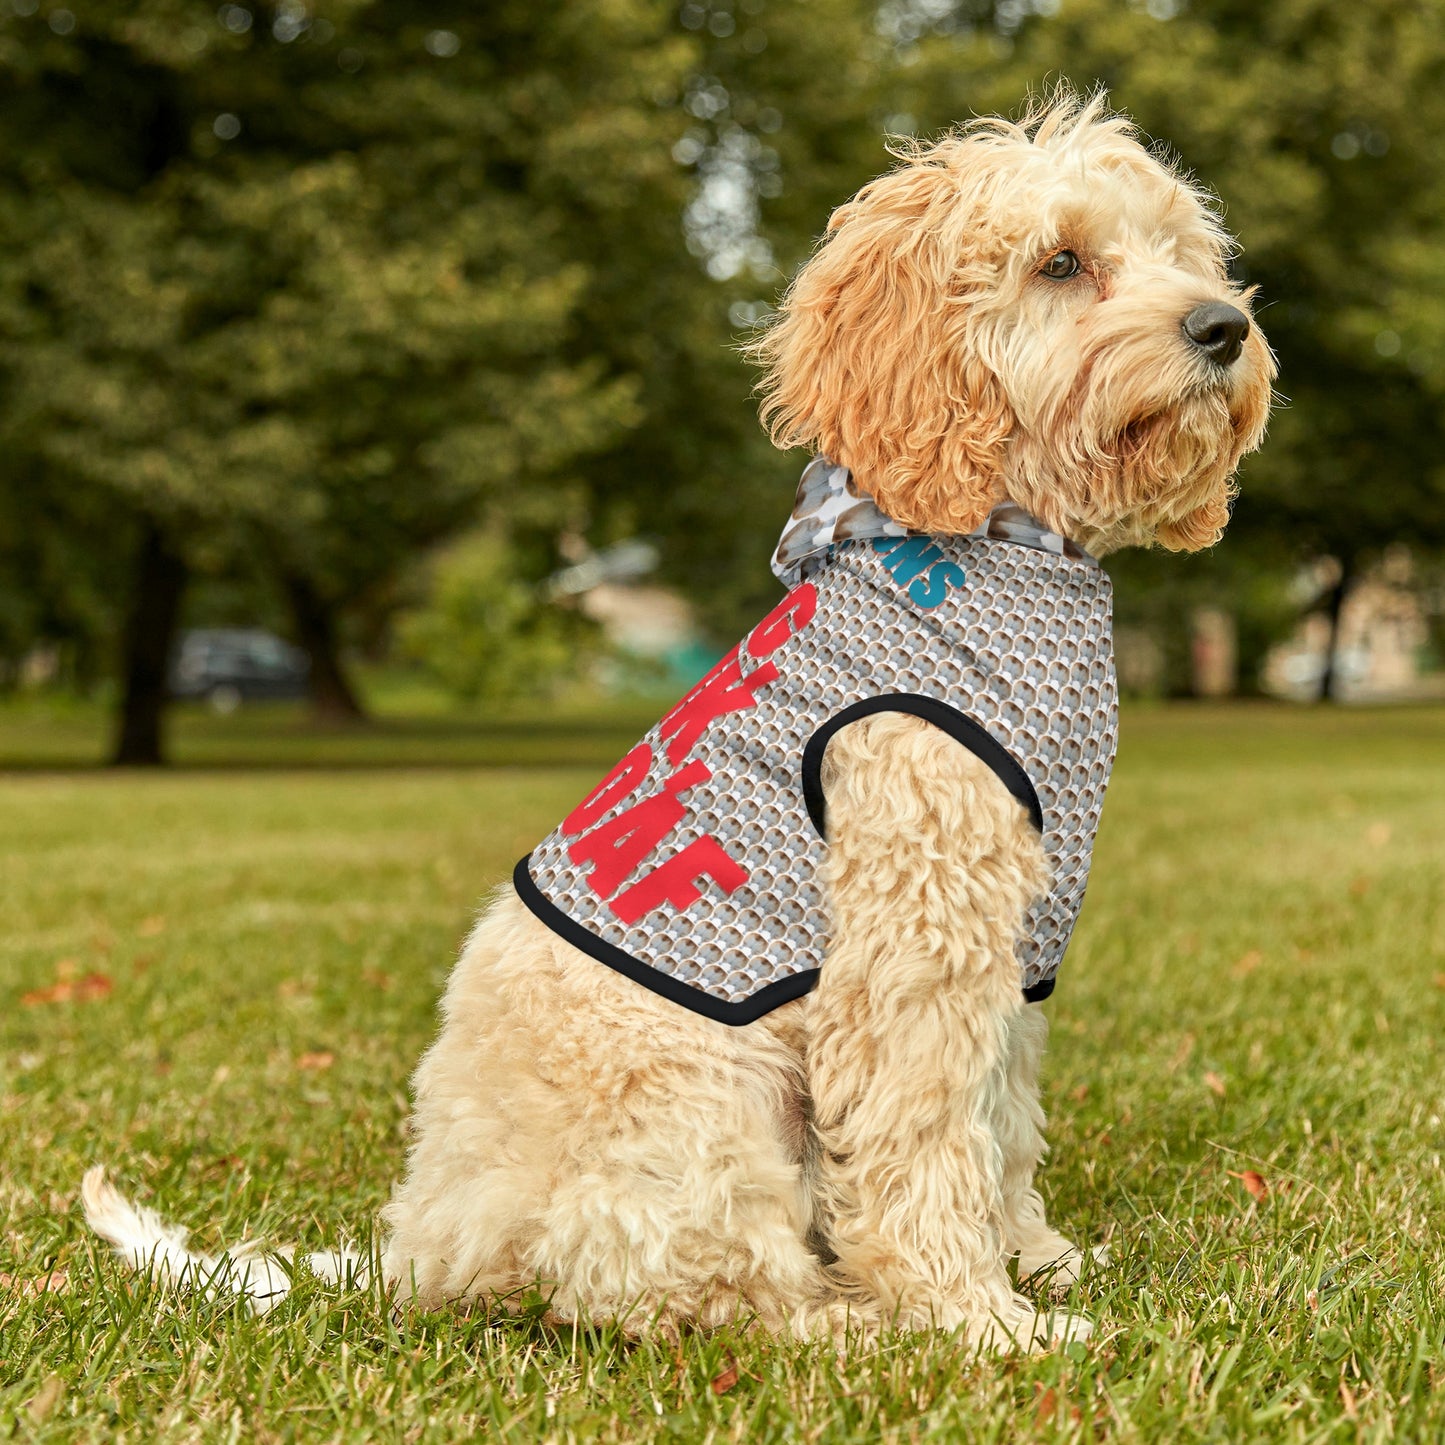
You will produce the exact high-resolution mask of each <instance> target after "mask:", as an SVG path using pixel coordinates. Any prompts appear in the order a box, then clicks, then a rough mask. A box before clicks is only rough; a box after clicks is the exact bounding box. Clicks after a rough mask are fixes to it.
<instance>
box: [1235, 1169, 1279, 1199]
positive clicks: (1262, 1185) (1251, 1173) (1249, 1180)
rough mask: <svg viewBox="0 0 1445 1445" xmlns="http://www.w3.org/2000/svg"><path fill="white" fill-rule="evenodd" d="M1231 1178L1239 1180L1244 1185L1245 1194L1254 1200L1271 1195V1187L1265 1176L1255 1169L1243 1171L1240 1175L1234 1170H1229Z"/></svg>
mask: <svg viewBox="0 0 1445 1445" xmlns="http://www.w3.org/2000/svg"><path fill="white" fill-rule="evenodd" d="M1228 1172H1229V1177H1230V1178H1231V1179H1237V1180H1239V1182H1240V1183H1241V1184H1242V1185H1244V1188H1245V1192H1246V1193H1247V1194H1249V1195H1250V1197H1251V1198H1253V1199H1263V1198H1264V1196H1265V1195H1266V1194H1268V1193H1269V1185H1268V1183H1267V1182H1266V1181H1265V1177H1264V1175H1263V1174H1260V1173H1258V1172H1257V1171H1255V1170H1253V1169H1244V1170H1241V1171H1240V1172H1239V1173H1238V1174H1236V1173H1235V1172H1234V1170H1233V1169H1231V1170H1229V1171H1228Z"/></svg>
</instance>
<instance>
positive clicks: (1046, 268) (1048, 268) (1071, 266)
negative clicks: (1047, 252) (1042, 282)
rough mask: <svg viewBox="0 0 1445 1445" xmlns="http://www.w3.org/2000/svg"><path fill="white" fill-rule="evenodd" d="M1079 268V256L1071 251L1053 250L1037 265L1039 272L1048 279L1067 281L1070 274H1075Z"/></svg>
mask: <svg viewBox="0 0 1445 1445" xmlns="http://www.w3.org/2000/svg"><path fill="white" fill-rule="evenodd" d="M1080 270H1081V267H1080V266H1079V258H1078V257H1077V256H1076V255H1074V253H1073V252H1072V251H1055V252H1054V254H1053V255H1052V256H1050V257H1049V259H1048V260H1047V261H1045V262H1044V264H1043V265H1042V266H1040V267H1039V274H1040V275H1041V276H1047V277H1048V278H1049V280H1050V281H1067V280H1068V279H1069V277H1070V276H1077V275H1078V274H1079V271H1080Z"/></svg>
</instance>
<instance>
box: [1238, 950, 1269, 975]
mask: <svg viewBox="0 0 1445 1445" xmlns="http://www.w3.org/2000/svg"><path fill="white" fill-rule="evenodd" d="M1263 962H1264V954H1262V953H1261V952H1260V951H1259V949H1257V948H1251V949H1250V950H1249V952H1248V953H1246V954H1244V955H1243V956H1242V957H1241V958H1240V959H1239V961H1238V962H1237V963H1236V964H1235V965H1234V967H1233V968H1232V969H1230V972H1231V973H1232V974H1233V975H1234V976H1235V978H1248V977H1249V975H1250V974H1252V973H1253V972H1254V971H1255V969H1257V968H1258V967H1259V966H1260V964H1262V963H1263Z"/></svg>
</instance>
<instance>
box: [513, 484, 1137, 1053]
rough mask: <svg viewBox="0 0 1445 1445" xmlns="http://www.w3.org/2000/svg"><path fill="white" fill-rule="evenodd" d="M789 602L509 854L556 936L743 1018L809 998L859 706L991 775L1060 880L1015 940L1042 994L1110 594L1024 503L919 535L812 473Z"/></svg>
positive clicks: (733, 1018)
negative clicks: (833, 778)
mask: <svg viewBox="0 0 1445 1445" xmlns="http://www.w3.org/2000/svg"><path fill="white" fill-rule="evenodd" d="M773 570H774V571H775V572H776V573H777V574H778V576H779V578H780V579H781V580H782V581H783V583H784V584H785V585H786V586H788V587H789V588H790V589H791V590H790V591H789V592H788V594H787V596H786V597H784V598H783V600H782V601H781V602H780V603H779V604H778V605H777V607H775V608H774V609H773V611H772V612H771V613H769V614H768V616H767V617H765V618H764V619H763V620H762V621H761V622H760V623H758V625H757V626H756V627H755V628H753V630H752V631H751V632H750V633H748V635H747V637H746V638H744V640H743V641H742V642H741V643H740V644H739V645H738V646H737V647H735V648H734V649H733V650H732V651H731V652H730V653H728V654H727V656H726V657H724V658H723V659H722V661H720V662H719V663H718V664H717V665H716V666H715V667H714V668H713V669H712V670H711V671H710V672H709V673H708V675H707V676H706V677H704V678H703V679H702V681H701V682H699V683H698V684H697V686H696V687H694V688H693V689H692V690H691V691H690V692H689V693H687V695H686V696H685V697H683V699H682V700H681V701H680V702H679V703H678V704H677V705H676V706H675V707H674V708H673V709H672V711H671V712H669V713H668V714H667V715H666V717H664V718H663V719H662V720H661V721H660V722H659V723H658V724H657V725H656V726H655V727H654V728H653V729H652V731H651V732H649V733H648V734H647V736H646V737H645V738H644V739H643V740H642V741H641V742H640V743H638V745H637V746H636V747H635V748H633V750H632V751H631V752H630V753H628V754H627V756H626V757H625V758H623V759H622V761H621V762H619V763H618V764H617V766H616V767H615V768H613V770H612V771H611V772H610V773H609V774H608V775H607V776H606V777H605V778H604V779H603V780H602V782H601V783H599V784H598V786H597V787H596V788H595V789H594V790H593V791H592V792H591V793H590V794H589V795H588V796H587V797H586V798H584V799H583V800H582V801H581V802H580V803H579V804H578V805H577V806H576V807H575V808H574V809H573V810H572V811H571V812H570V813H569V814H568V815H567V816H566V818H564V819H563V820H562V823H561V824H560V825H559V826H558V827H557V828H556V829H555V830H554V831H553V832H552V833H551V834H550V835H549V836H548V837H547V838H546V839H545V840H544V841H543V842H542V843H541V844H539V845H538V847H537V848H536V849H534V850H533V852H532V853H531V854H530V855H529V857H527V858H524V859H522V861H521V862H520V863H518V865H517V868H516V872H515V874H514V882H515V884H516V888H517V892H518V893H519V894H520V896H521V898H522V899H523V901H524V902H525V903H526V904H527V906H528V907H529V908H530V909H531V910H532V911H533V912H534V913H535V914H536V915H537V917H538V918H540V919H541V920H542V922H543V923H545V924H547V925H548V926H549V927H550V928H552V929H553V930H554V931H555V932H557V933H558V934H560V935H561V936H562V937H563V938H565V939H566V940H567V941H568V942H569V943H572V944H574V945H576V946H577V947H578V948H580V949H582V950H583V952H585V953H588V954H590V955H591V956H592V957H594V958H596V959H599V960H600V961H601V962H603V963H605V964H607V965H609V966H610V967H612V968H614V969H616V970H618V971H619V972H620V973H623V974H626V975H627V977H628V978H631V979H634V980H635V981H636V982H638V983H640V984H643V985H645V986H646V987H647V988H650V989H653V990H654V991H655V992H657V993H660V994H662V995H663V996H664V997H665V998H668V999H671V1000H673V1001H674V1002H676V1003H679V1004H682V1005H683V1006H685V1007H687V1008H690V1009H694V1010H696V1011H697V1012H698V1013H702V1014H705V1015H707V1016H708V1017H709V1018H713V1019H717V1020H719V1021H721V1022H723V1023H726V1024H746V1023H751V1022H752V1021H753V1020H754V1019H757V1018H760V1017H761V1016H762V1015H764V1014H766V1013H768V1012H769V1011H770V1010H772V1009H775V1008H777V1007H778V1006H779V1005H780V1004H783V1003H786V1002H787V1001H788V1000H789V999H794V998H798V997H799V996H800V995H802V994H804V993H807V992H808V990H809V989H811V988H812V987H813V986H814V984H815V983H816V982H817V980H818V971H819V969H820V968H821V967H822V966H823V964H824V959H825V956H826V953H827V946H828V930H829V921H828V902H827V898H826V896H825V893H824V890H823V887H822V885H821V883H820V882H819V868H820V865H821V864H822V862H823V858H824V855H825V851H826V838H827V816H826V800H825V798H824V796H823V790H822V785H821V782H820V777H819V773H820V769H821V766H822V761H823V752H824V749H825V748H826V746H827V743H828V739H829V738H830V737H832V736H833V734H834V733H836V732H837V731H838V729H840V728H842V727H844V726H845V725H846V724H848V723H850V722H852V721H854V720H855V719H857V718H860V717H864V716H867V715H868V714H870V713H876V712H882V711H893V712H902V713H910V714H912V715H913V716H915V717H919V718H923V719H924V720H925V721H927V722H929V723H931V724H932V725H933V726H935V727H937V728H940V729H941V730H942V731H944V732H946V733H947V734H949V736H950V737H952V738H954V739H955V740H956V741H957V742H958V743H959V744H960V745H961V746H963V747H965V748H968V749H969V750H970V751H971V752H973V753H974V754H976V755H977V756H978V757H979V758H980V759H981V760H982V761H983V762H984V763H986V764H987V765H988V766H989V767H990V768H992V769H993V771H994V772H995V773H996V774H997V775H998V777H999V779H1000V780H1001V781H1002V782H1003V784H1004V786H1005V787H1007V788H1008V790H1009V791H1010V792H1011V793H1012V794H1013V795H1014V797H1016V798H1017V799H1018V800H1019V802H1020V803H1022V804H1023V806H1024V807H1025V808H1026V809H1027V810H1028V812H1029V814H1030V816H1031V818H1032V819H1033V822H1034V825H1035V826H1036V827H1038V828H1039V829H1040V831H1041V833H1042V835H1043V844H1044V849H1045V853H1046V855H1047V859H1048V864H1049V867H1050V869H1051V873H1052V881H1051V886H1050V888H1049V891H1048V893H1047V894H1046V895H1045V896H1044V897H1043V898H1041V899H1040V900H1039V901H1038V902H1037V903H1036V904H1035V905H1034V907H1033V908H1032V910H1031V911H1030V913H1029V915H1028V917H1027V920H1026V923H1025V927H1024V931H1023V935H1022V936H1021V938H1020V940H1019V943H1018V949H1017V956H1018V963H1019V971H1020V983H1021V986H1022V988H1023V991H1024V994H1025V996H1026V997H1027V998H1029V999H1030V1000H1038V999H1042V998H1045V997H1047V996H1048V994H1049V993H1051V992H1052V991H1053V987H1054V977H1055V974H1056V973H1057V971H1058V967H1059V962H1060V960H1061V959H1062V957H1063V954H1064V950H1065V948H1066V947H1067V945H1068V941H1069V935H1070V933H1071V932H1072V931H1073V927H1074V922H1075V920H1076V918H1077V916H1078V912H1079V907H1080V904H1081V903H1082V902H1083V897H1084V885H1085V883H1086V881H1087V879H1088V874H1089V857H1090V852H1091V850H1092V847H1093V841H1094V833H1095V830H1096V829H1097V827H1098V822H1099V810H1100V807H1101V806H1102V803H1103V799H1104V789H1105V787H1106V785H1107V783H1108V780H1109V770H1110V767H1111V766H1112V764H1113V759H1114V745H1115V737H1116V732H1117V716H1118V715H1117V706H1116V691H1115V683H1114V662H1113V646H1112V635H1111V600H1112V593H1111V589H1110V585H1109V579H1108V577H1107V575H1106V574H1105V573H1104V571H1103V570H1102V569H1101V568H1100V567H1099V565H1098V564H1097V563H1096V562H1095V561H1094V560H1093V559H1092V558H1091V557H1089V556H1088V555H1087V554H1086V553H1084V552H1083V551H1081V550H1080V549H1079V548H1078V547H1076V546H1075V545H1074V544H1073V543H1071V542H1069V541H1067V540H1066V539H1065V538H1063V537H1060V536H1058V535H1057V534H1056V533H1050V532H1047V531H1045V530H1044V529H1043V527H1042V526H1040V524H1039V523H1037V522H1036V521H1034V520H1033V518H1031V517H1030V516H1029V515H1028V514H1027V513H1025V512H1024V511H1023V510H1022V509H1020V508H1018V507H1015V506H1012V505H1011V504H1005V505H1004V506H1001V507H998V508H996V509H995V510H994V511H993V513H992V514H991V515H990V517H989V519H988V521H987V522H986V523H985V524H984V525H983V526H982V527H980V528H979V530H978V531H976V532H974V533H971V534H969V535H967V536H932V537H930V536H921V535H915V534H910V533H908V532H907V530H906V529H905V528H903V527H902V526H900V525H899V524H898V523H896V522H893V521H891V520H890V519H889V518H887V517H885V516H884V515H883V513H882V512H880V511H879V510H878V508H877V507H876V506H875V505H874V503H873V502H872V501H871V500H870V499H869V498H868V497H867V496H866V495H864V494H863V493H862V492H860V491H859V490H858V489H857V488H856V486H855V485H854V483H853V481H852V478H851V476H850V474H849V473H848V471H847V469H846V468H843V467H839V466H835V465H833V464H832V463H831V462H829V461H828V460H827V459H826V458H822V457H820V458H817V459H815V460H814V461H813V462H812V463H811V464H810V465H809V466H808V468H807V469H806V470H805V471H804V473H803V478H802V482H801V483H800V485H799V489H798V500H797V504H796V506H795V507H794V510H793V515H792V517H791V518H790V520H789V523H788V526H787V528H786V529H785V530H784V533H783V538H782V540H781V541H780V542H779V544H778V550H777V552H776V554H775V555H774V558H773Z"/></svg>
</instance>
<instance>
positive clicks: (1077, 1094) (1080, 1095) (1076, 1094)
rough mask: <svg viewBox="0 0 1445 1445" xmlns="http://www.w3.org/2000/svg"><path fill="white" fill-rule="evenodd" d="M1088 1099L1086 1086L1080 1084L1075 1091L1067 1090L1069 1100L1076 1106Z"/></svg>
mask: <svg viewBox="0 0 1445 1445" xmlns="http://www.w3.org/2000/svg"><path fill="white" fill-rule="evenodd" d="M1088 1097H1089V1086H1088V1085H1087V1084H1080V1085H1079V1087H1078V1088H1077V1089H1070V1090H1069V1098H1071V1099H1072V1100H1073V1101H1074V1102H1075V1103H1076V1104H1082V1103H1083V1102H1084V1100H1085V1099H1087V1098H1088Z"/></svg>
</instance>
